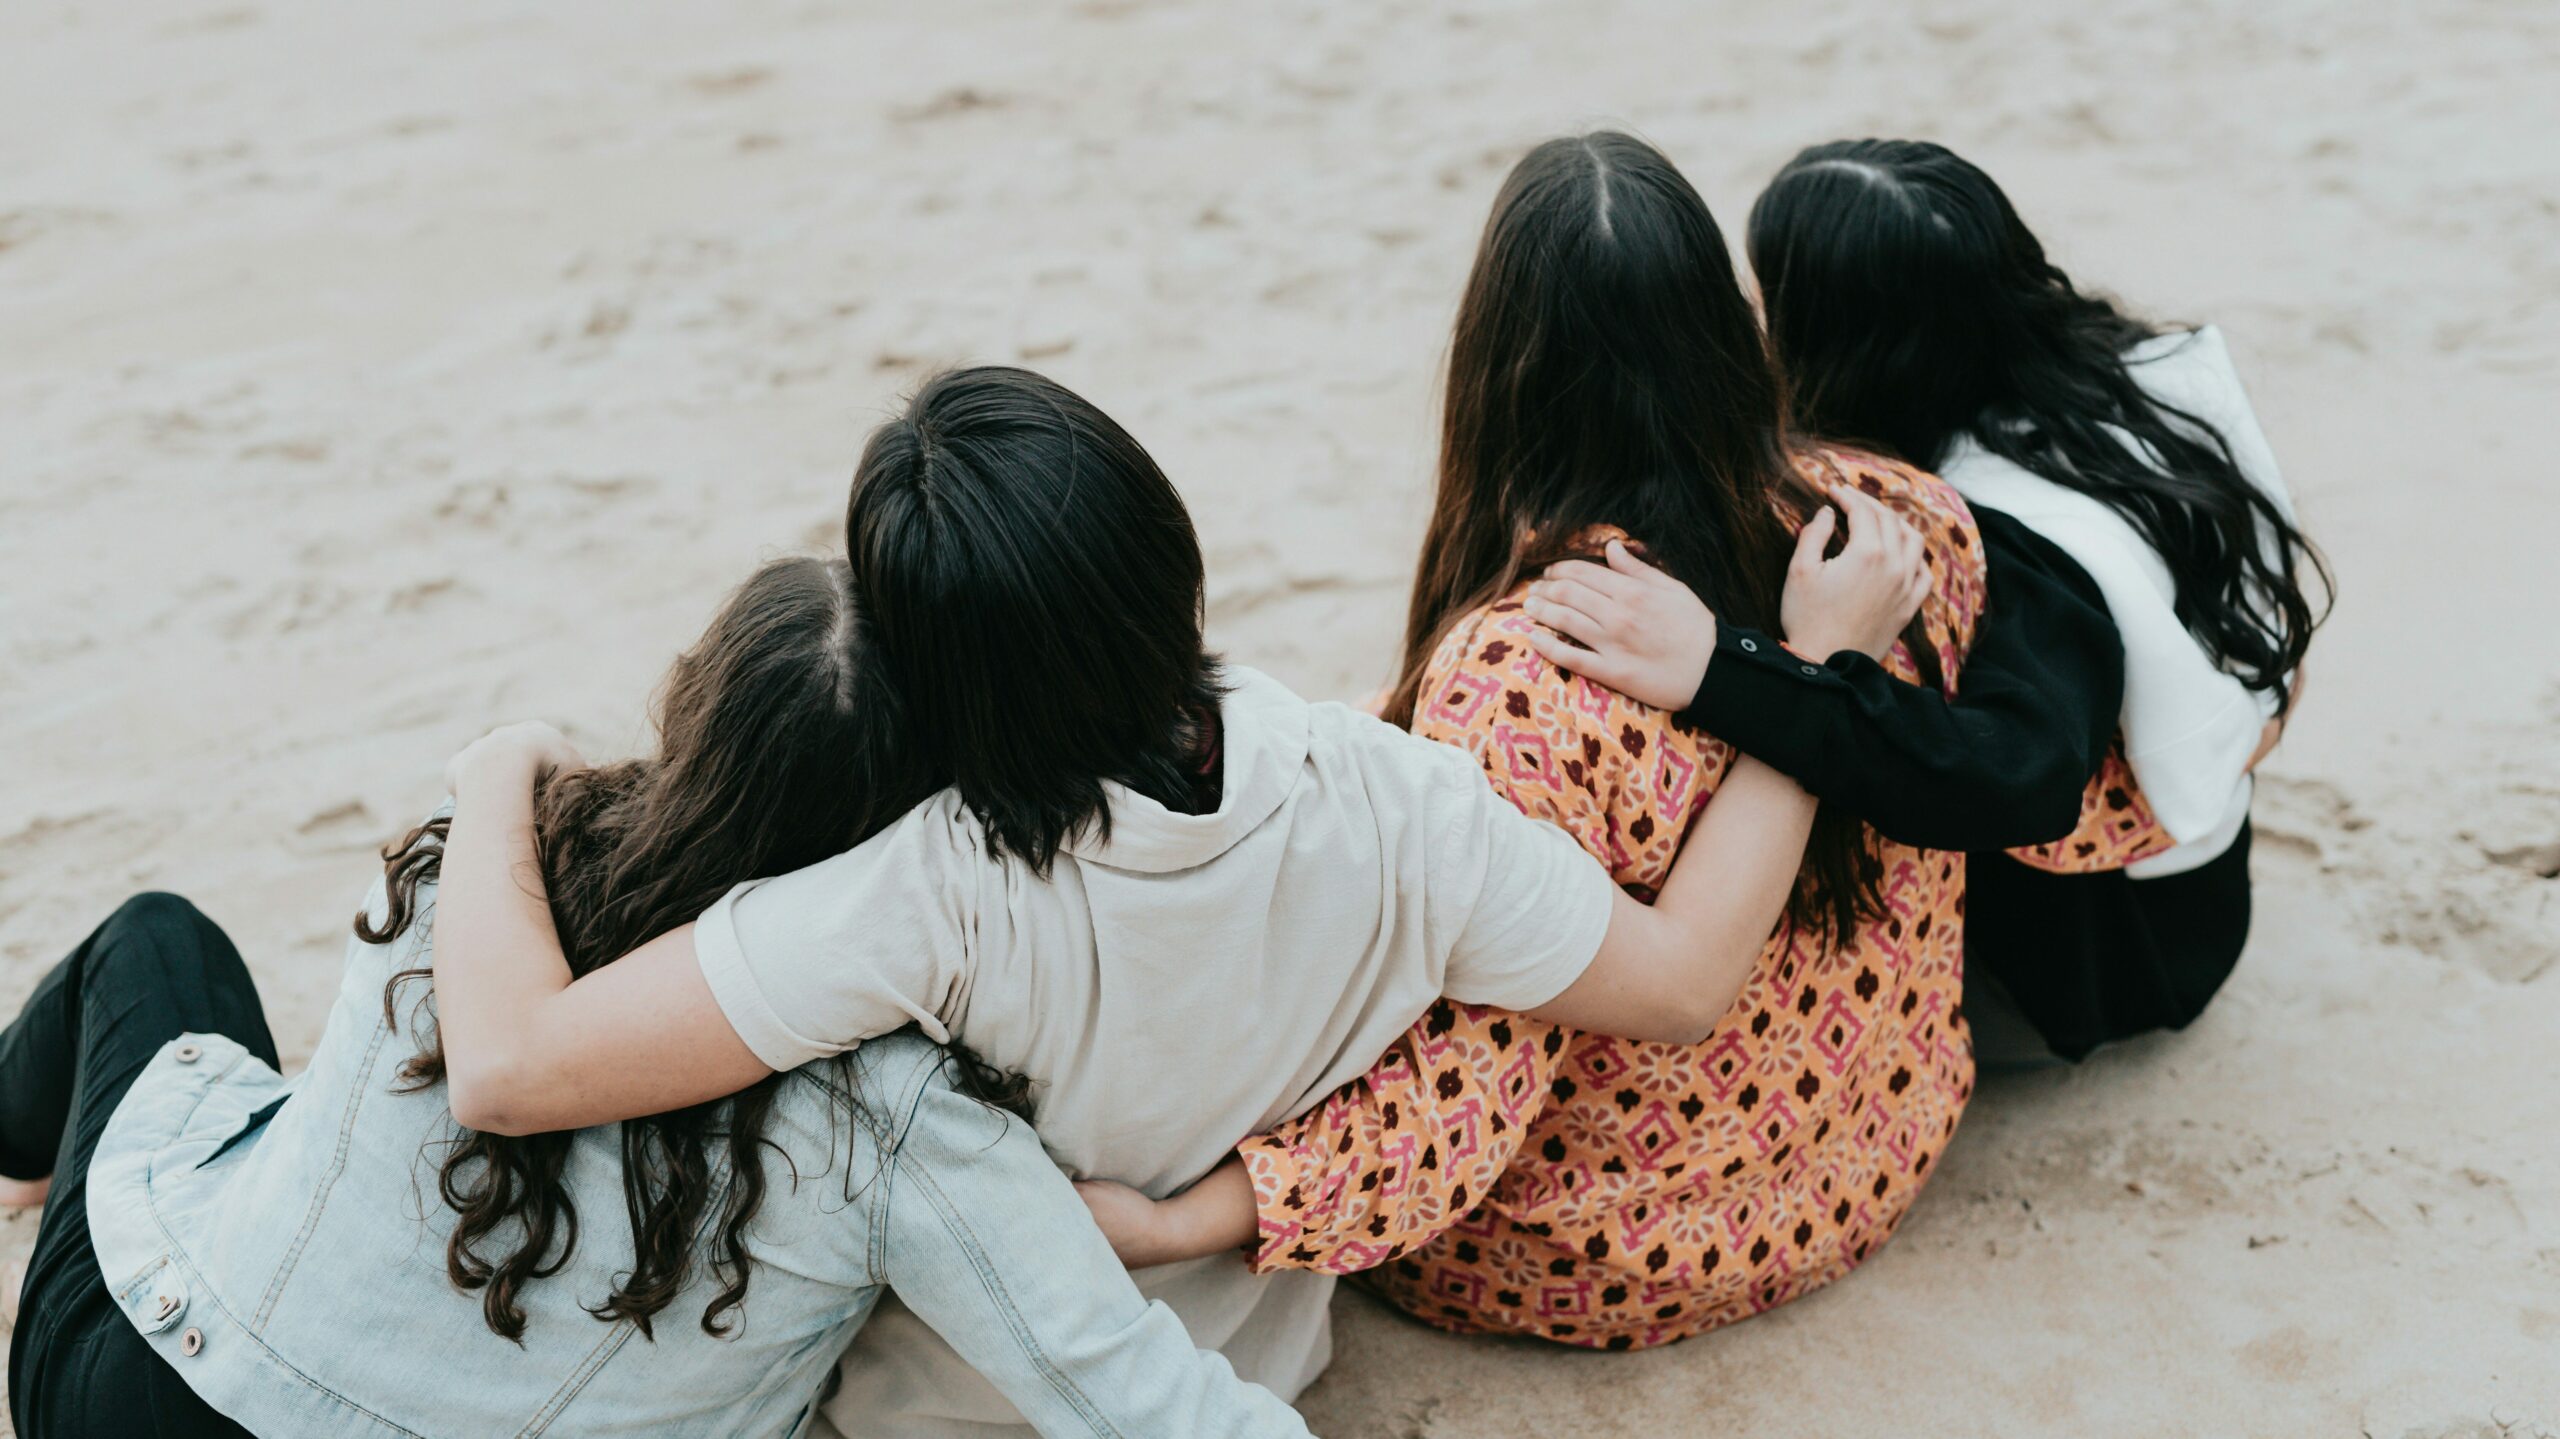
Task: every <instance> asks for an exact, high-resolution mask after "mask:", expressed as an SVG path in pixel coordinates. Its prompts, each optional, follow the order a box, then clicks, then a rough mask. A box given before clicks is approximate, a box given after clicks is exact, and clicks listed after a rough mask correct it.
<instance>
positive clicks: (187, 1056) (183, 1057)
mask: <svg viewBox="0 0 2560 1439" xmlns="http://www.w3.org/2000/svg"><path fill="white" fill-rule="evenodd" d="M169 1057H170V1058H171V1059H174V1060H176V1061H178V1062H179V1063H180V1064H193V1063H195V1062H196V1061H197V1060H199V1059H202V1058H204V1051H203V1050H202V1049H201V1048H198V1047H197V1046H195V1045H192V1044H181V1045H179V1046H178V1047H177V1048H175V1049H173V1050H170V1051H169Z"/></svg>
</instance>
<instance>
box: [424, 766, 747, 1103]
mask: <svg viewBox="0 0 2560 1439" xmlns="http://www.w3.org/2000/svg"><path fill="white" fill-rule="evenodd" d="M579 762H580V761H579V760H578V758H577V755H576V753H575V751H573V750H570V749H569V748H568V746H567V743H566V742H565V741H563V740H561V739H560V737H559V736H558V734H557V733H556V732H553V731H551V730H550V728H549V727H548V726H541V725H514V726H509V727H508V728H506V729H502V730H498V731H495V732H493V733H491V734H490V735H489V736H488V737H487V738H485V739H483V740H480V741H479V742H477V743H475V744H474V745H472V746H471V748H469V749H467V750H465V751H463V752H462V754H461V755H459V756H457V757H456V759H455V761H454V765H453V769H452V771H451V775H450V777H451V780H452V783H453V790H454V800H455V804H454V812H453V829H452V832H451V834H450V835H448V836H447V838H446V841H445V853H444V862H443V872H442V876H441V878H440V880H439V882H438V884H437V889H436V906H435V958H434V968H435V979H434V983H435V996H436V1025H437V1029H438V1031H439V1033H440V1035H441V1037H442V1039H443V1043H444V1052H445V1076H446V1084H447V1087H448V1091H449V1097H450V1102H451V1104H452V1106H453V1117H454V1119H455V1120H456V1121H457V1122H458V1123H460V1124H462V1125H464V1126H465V1127H467V1128H471V1129H477V1130H481V1131H483V1132H485V1133H490V1134H538V1133H543V1132H546V1131H550V1130H555V1129H579V1128H584V1127H586V1126H588V1125H592V1124H607V1123H611V1122H613V1121H616V1120H622V1119H630V1118H634V1117H636V1116H639V1115H643V1114H659V1113H664V1112H665V1111H667V1110H671V1109H681V1108H684V1107H686V1106H687V1105H693V1104H700V1103H702V1102H704V1101H706V1100H711V1099H717V1098H720V1097H721V1096H723V1095H727V1094H734V1093H736V1092H737V1091H739V1090H741V1089H744V1088H746V1087H747V1086H748V1085H750V1084H753V1083H755V1082H756V1081H757V1080H759V1079H762V1078H763V1077H765V1076H766V1075H768V1074H770V1073H772V1072H773V1071H772V1070H770V1069H768V1068H766V1067H765V1065H764V1064H763V1063H762V1062H761V1061H759V1060H758V1059H757V1058H756V1057H755V1054H754V1052H753V1051H752V1050H750V1049H748V1048H747V1045H746V1042H745V1041H744V1040H742V1039H740V1038H739V1037H738V1034H737V1031H736V1030H734V1029H732V1028H731V1027H730V1025H729V1021H728V1019H727V1017H726V1016H724V1015H723V1014H722V1013H721V1011H720V1006H719V1003H718V1002H717V1001H716V1000H715V999H714V998H713V997H712V994H711V986H710V984H709V982H708V981H706V980H705V979H704V978H703V976H702V969H701V967H700V965H698V964H697V963H696V962H695V960H694V953H693V926H691V925H686V926H684V927H683V928H681V929H676V930H672V931H670V932H668V933H666V934H664V935H661V936H659V937H658V938H656V939H653V940H651V941H650V942H648V943H647V944H645V945H642V946H641V947H640V948H638V949H636V950H634V951H632V952H631V953H630V954H629V955H626V956H625V957H623V958H622V959H620V960H617V961H616V962H614V963H612V964H609V965H606V966H605V967H603V968H602V969H599V970H596V971H595V972H593V973H591V974H589V975H588V976H587V977H586V978H584V979H581V980H578V981H576V982H575V983H574V984H573V983H572V982H571V976H570V973H569V962H568V959H567V957H566V956H565V955H564V954H563V953H562V952H561V948H560V936H559V934H558V932H557V931H556V930H554V929H553V927H552V924H551V907H550V902H549V899H548V897H547V896H546V895H545V893H544V892H543V884H542V873H541V869H540V867H539V866H538V865H537V864H536V863H535V862H534V837H533V786H534V782H535V780H536V779H537V778H538V777H539V776H540V775H541V774H542V773H543V772H544V771H546V770H548V769H551V768H554V767H557V766H561V765H569V764H576V763H579Z"/></svg>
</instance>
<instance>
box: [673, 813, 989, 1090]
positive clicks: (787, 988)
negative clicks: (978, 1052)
mask: <svg viewBox="0 0 2560 1439" xmlns="http://www.w3.org/2000/svg"><path fill="white" fill-rule="evenodd" d="M939 808H940V807H939V806H937V805H933V804H927V805H926V806H924V807H923V808H922V809H920V810H918V811H917V812H915V813H914V814H910V815H909V816H907V817H906V818H905V819H902V820H900V821H898V822H897V823H896V824H894V825H892V826H890V827H889V828H888V829H886V830H884V831H882V832H881V833H880V834H878V835H876V836H874V837H873V838H871V839H870V840H867V841H865V842H864V843H863V844H862V845H860V846H859V847H857V848H855V849H852V850H849V851H847V852H846V853H844V854H840V855H837V856H836V857H835V858H833V859H830V860H826V861H823V862H821V863H818V864H814V865H811V866H809V867H808V868H806V869H802V870H795V871H793V872H792V873H790V874H786V875H783V876H781V877H780V878H777V879H763V880H751V881H749V882H747V883H745V884H741V885H739V886H738V887H736V888H735V889H732V890H730V891H729V892H728V893H727V894H725V895H723V896H721V898H720V900H719V902H718V903H716V904H714V905H713V906H712V907H711V908H710V909H709V910H707V911H705V912H704V913H703V915H702V917H701V919H699V920H697V921H696V922H695V925H694V939H693V946H694V955H695V958H696V960H697V961H698V962H699V963H700V964H701V966H702V977H703V978H704V980H706V981H707V982H708V983H709V984H710V986H711V993H712V996H713V998H714V999H716V1000H717V1001H718V1002H719V1005H720V1010H721V1013H722V1014H724V1015H726V1016H727V1017H728V1020H729V1025H730V1027H731V1028H733V1029H735V1030H736V1031H737V1032H738V1037H739V1038H740V1039H742V1040H744V1041H745V1042H746V1045H747V1048H749V1049H751V1050H753V1051H755V1055H756V1058H758V1059H760V1060H762V1061H764V1062H765V1063H766V1064H768V1065H770V1066H772V1067H773V1068H775V1069H777V1070H781V1069H796V1068H798V1067H799V1066H801V1065H803V1064H806V1063H808V1062H810V1061H811V1060H815V1059H824V1058H826V1057H828V1056H829V1055H835V1054H841V1053H843V1052H844V1051H846V1050H848V1049H851V1048H853V1047H854V1046H855V1045H857V1044H859V1043H861V1042H862V1041H863V1040H866V1039H871V1038H875V1037H877V1036H879V1035H883V1034H887V1033H889V1032H891V1031H893V1030H897V1029H902V1028H904V1027H905V1026H907V1025H909V1024H917V1025H920V1026H922V1028H923V1030H924V1032H925V1033H926V1034H927V1035H929V1036H931V1037H932V1038H933V1039H934V1040H936V1041H948V1040H949V1039H950V1037H951V1035H950V1025H951V1023H952V1022H953V1020H954V1019H955V1018H956V1017H957V1016H958V1015H959V1013H960V1012H961V1011H962V1010H963V1009H964V1008H965V1007H966V1003H967V998H968V980H969V974H970V966H969V943H968V941H969V938H970V935H971V928H970V919H971V916H972V914H973V912H974V905H973V900H974V893H973V891H974V884H975V880H976V878H977V870H978V867H979V863H980V861H979V859H978V857H977V854H976V852H975V849H974V846H973V844H972V838H973V837H972V836H971V835H970V834H969V833H968V832H967V830H966V828H965V825H963V824H962V823H961V822H960V821H958V820H957V819H955V818H954V817H952V816H950V815H948V814H945V813H940V812H938V811H939Z"/></svg>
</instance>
